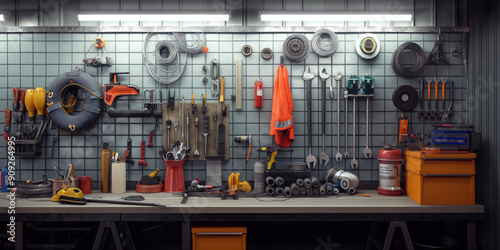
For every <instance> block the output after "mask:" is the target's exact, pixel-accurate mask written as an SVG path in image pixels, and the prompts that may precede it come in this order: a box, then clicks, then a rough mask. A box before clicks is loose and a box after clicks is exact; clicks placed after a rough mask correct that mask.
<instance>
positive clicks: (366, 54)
mask: <svg viewBox="0 0 500 250" xmlns="http://www.w3.org/2000/svg"><path fill="white" fill-rule="evenodd" d="M355 46H356V53H357V54H358V56H360V57H361V58H364V59H372V58H375V57H376V56H377V55H378V54H379V53H380V40H379V39H378V38H377V37H376V36H375V35H373V34H364V35H361V36H360V37H358V39H357V40H356V43H355Z"/></svg>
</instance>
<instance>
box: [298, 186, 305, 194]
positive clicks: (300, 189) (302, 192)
mask: <svg viewBox="0 0 500 250" xmlns="http://www.w3.org/2000/svg"><path fill="white" fill-rule="evenodd" d="M299 194H302V195H304V194H306V188H305V187H299Z"/></svg>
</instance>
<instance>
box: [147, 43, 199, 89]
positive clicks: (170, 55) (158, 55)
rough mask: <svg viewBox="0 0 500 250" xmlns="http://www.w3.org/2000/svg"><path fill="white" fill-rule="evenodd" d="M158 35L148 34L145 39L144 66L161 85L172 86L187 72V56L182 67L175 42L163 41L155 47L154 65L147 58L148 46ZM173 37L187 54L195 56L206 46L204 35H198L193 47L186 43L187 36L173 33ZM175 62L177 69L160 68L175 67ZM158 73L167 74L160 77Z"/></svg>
mask: <svg viewBox="0 0 500 250" xmlns="http://www.w3.org/2000/svg"><path fill="white" fill-rule="evenodd" d="M155 35H157V34H155V33H148V34H147V36H146V38H145V39H144V47H143V51H142V56H143V58H144V64H145V65H146V68H147V69H148V72H149V74H150V75H151V77H153V79H155V81H157V82H159V83H161V84H171V83H174V82H176V81H177V80H179V78H180V77H181V76H182V75H183V74H184V72H185V71H186V65H187V55H186V59H185V60H184V65H183V66H182V67H180V60H181V59H180V57H179V50H178V49H177V46H176V44H175V43H174V42H173V41H168V40H162V41H159V42H157V43H156V47H155V52H154V53H155V62H156V63H153V62H151V61H150V60H149V58H148V56H147V45H148V43H149V40H150V39H151V38H152V37H153V36H155ZM172 36H173V37H174V38H175V40H176V41H177V44H178V46H179V47H180V48H181V49H182V50H183V51H184V52H186V54H195V53H200V52H201V51H202V48H203V46H204V45H205V42H206V39H205V35H204V34H201V33H200V34H198V39H196V41H195V43H194V44H193V45H188V44H187V41H186V36H185V34H180V33H173V34H172ZM164 50H166V54H167V56H166V57H163V56H162V52H163V51H164ZM175 62H177V63H176V64H175V67H174V68H173V69H170V70H169V69H165V68H164V67H160V66H158V65H162V66H170V65H173V64H174V63H175ZM157 71H160V72H163V73H165V75H164V76H159V75H158V74H157Z"/></svg>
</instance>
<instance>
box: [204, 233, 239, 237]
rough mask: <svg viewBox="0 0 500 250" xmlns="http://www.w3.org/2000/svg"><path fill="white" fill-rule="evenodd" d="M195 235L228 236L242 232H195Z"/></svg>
mask: <svg viewBox="0 0 500 250" xmlns="http://www.w3.org/2000/svg"><path fill="white" fill-rule="evenodd" d="M196 235H199V236H209V235H211V236H219V235H220V236H223V235H228V236H229V235H230V236H236V235H243V233H196Z"/></svg>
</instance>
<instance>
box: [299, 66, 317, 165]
mask: <svg viewBox="0 0 500 250" xmlns="http://www.w3.org/2000/svg"><path fill="white" fill-rule="evenodd" d="M302 78H303V79H304V81H305V85H306V89H307V130H308V135H307V138H308V141H309V155H308V156H307V157H306V163H307V167H309V168H311V163H312V165H313V168H315V167H316V161H317V160H316V156H314V155H313V154H312V128H311V125H312V110H311V108H312V102H311V91H312V89H311V82H312V80H313V79H314V74H312V73H311V68H310V67H307V69H306V71H304V74H303V75H302Z"/></svg>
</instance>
